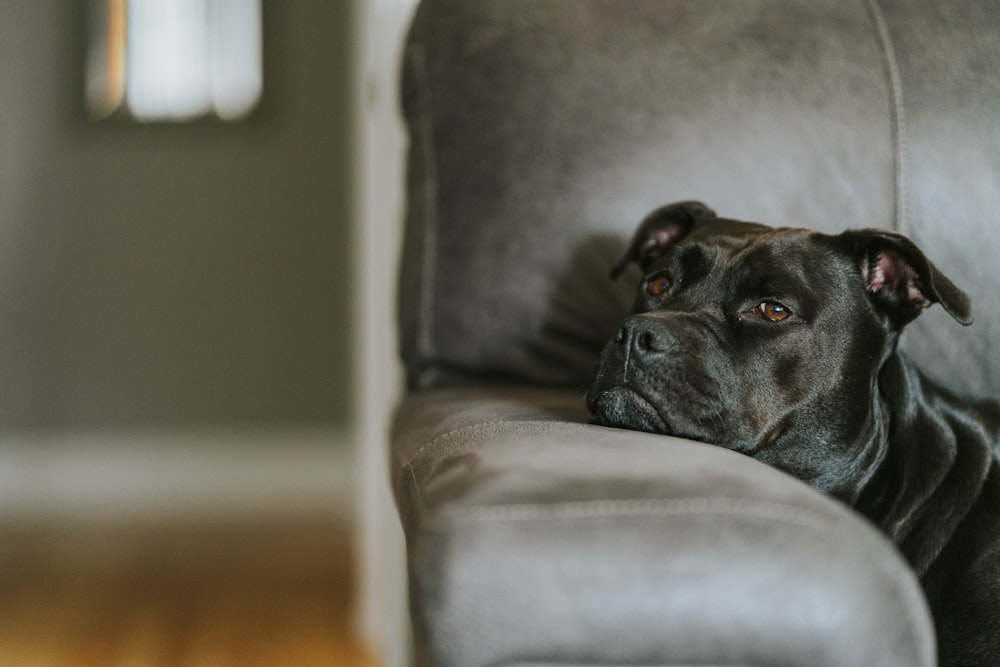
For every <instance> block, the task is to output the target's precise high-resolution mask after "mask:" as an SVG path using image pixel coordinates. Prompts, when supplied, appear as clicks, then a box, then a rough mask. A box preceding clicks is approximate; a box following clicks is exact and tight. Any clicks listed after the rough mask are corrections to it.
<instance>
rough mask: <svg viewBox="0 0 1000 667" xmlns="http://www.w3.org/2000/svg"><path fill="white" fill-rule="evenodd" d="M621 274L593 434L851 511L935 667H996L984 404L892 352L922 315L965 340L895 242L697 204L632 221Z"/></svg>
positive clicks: (934, 280)
mask: <svg viewBox="0 0 1000 667" xmlns="http://www.w3.org/2000/svg"><path fill="white" fill-rule="evenodd" d="M633 262H634V263H636V264H638V266H639V268H640V270H641V272H642V275H643V278H642V280H641V283H640V285H639V290H638V297H637V300H636V303H635V307H634V309H633V314H632V315H631V316H630V317H628V318H627V319H626V320H625V321H624V322H623V323H622V325H621V328H620V329H619V330H618V333H617V334H616V335H615V337H614V338H613V339H612V340H611V341H610V342H608V344H607V346H606V347H605V349H604V352H603V354H602V355H601V360H600V364H599V368H598V372H597V378H596V380H595V381H594V384H593V386H592V387H591V389H590V391H589V393H588V395H587V405H588V408H589V410H590V412H591V414H592V415H593V416H594V418H595V419H596V421H598V422H599V423H601V424H604V425H607V426H616V427H620V428H630V429H638V430H642V431H650V432H654V433H664V434H670V435H676V436H681V437H686V438H692V439H695V440H701V441H704V442H709V443H714V444H717V445H722V446H725V447H728V448H731V449H733V450H736V451H739V452H743V453H745V454H747V455H749V456H752V457H754V458H756V459H758V460H761V461H764V462H766V463H768V464H771V465H773V466H775V467H777V468H780V469H782V470H784V471H786V472H788V473H790V474H792V475H794V476H796V477H798V478H800V479H802V480H804V481H806V482H808V483H809V484H811V485H813V486H814V487H816V488H817V489H820V490H821V491H824V492H826V493H828V494H830V495H832V496H835V497H837V498H839V499H841V500H843V501H844V502H846V503H848V504H850V505H851V506H853V507H855V508H856V509H857V510H858V511H859V512H861V513H862V514H864V515H865V516H867V517H868V518H869V519H871V520H872V521H873V522H875V523H876V524H877V525H879V526H881V527H882V528H883V529H884V530H885V532H886V533H887V534H888V535H889V537H890V538H891V539H892V540H893V541H894V542H895V543H896V544H897V545H898V547H899V548H900V550H901V551H902V553H903V554H904V556H906V558H907V559H908V560H909V562H910V564H911V565H912V566H913V568H914V569H915V570H916V572H917V574H918V575H919V576H920V578H921V582H922V584H923V586H924V590H925V592H926V594H927V598H928V600H929V602H930V604H931V609H932V613H933V615H934V619H935V623H936V625H937V630H938V643H939V652H940V654H941V660H942V664H943V665H997V664H1000V467H998V459H997V456H998V451H1000V445H998V443H1000V404H998V403H995V402H991V401H982V400H980V401H974V402H973V401H964V400H962V399H960V398H959V397H957V396H955V395H953V394H952V393H950V392H949V391H947V390H946V389H944V388H942V387H939V386H937V385H935V384H934V383H933V382H931V381H930V380H929V379H928V378H926V377H925V376H923V375H921V373H920V372H919V371H918V370H917V369H916V367H915V366H913V365H912V364H911V362H910V361H909V360H908V359H906V358H905V357H904V356H903V355H902V354H900V353H899V352H897V349H896V344H897V341H898V338H899V334H900V332H901V330H902V329H903V327H904V326H906V324H907V323H909V322H910V321H912V320H913V319H914V318H916V317H917V316H918V315H920V313H921V312H923V311H924V310H925V309H926V308H928V307H930V306H932V305H933V304H939V305H940V306H941V307H943V308H944V309H945V310H946V311H947V312H948V313H949V314H950V315H951V316H952V317H953V318H954V319H955V320H957V322H959V323H961V324H964V325H967V324H971V323H972V313H971V308H970V304H969V299H968V298H967V297H966V295H965V294H964V293H963V292H962V291H961V290H960V289H958V288H957V287H956V286H955V285H954V284H953V283H952V282H951V280H949V279H948V278H947V277H946V276H944V275H943V274H942V273H941V272H940V271H938V269H937V268H936V267H935V266H934V265H933V264H932V263H931V262H930V261H929V260H928V259H927V257H926V256H925V255H924V253H923V252H922V251H921V250H920V249H919V248H917V246H916V245H914V244H913V243H912V242H911V241H909V240H908V239H907V238H906V237H904V236H901V235H899V234H895V233H893V232H888V231H882V230H873V229H863V230H853V231H847V232H844V233H843V234H840V235H835V236H834V235H827V234H821V233H818V232H813V231H809V230H805V229H791V228H771V227H768V226H765V225H760V224H755V223H747V222H739V221H735V220H727V219H723V218H719V217H717V216H716V214H715V213H714V212H713V211H712V210H711V209H709V208H708V207H706V206H705V205H704V204H701V203H698V202H682V203H679V204H672V205H669V206H665V207H663V208H660V209H658V210H656V211H654V212H653V213H652V214H650V215H649V216H648V217H647V218H646V219H645V220H644V221H643V222H642V223H641V224H640V226H639V228H638V229H637V230H636V233H635V236H634V237H633V239H632V241H631V244H630V246H629V248H628V250H627V251H626V254H625V256H624V257H623V258H622V260H621V261H620V262H619V263H618V264H616V265H615V266H614V267H613V269H612V277H617V276H618V274H621V273H622V272H623V271H624V270H625V269H626V268H627V267H628V266H629V265H631V264H632V263H633ZM956 326H957V325H956Z"/></svg>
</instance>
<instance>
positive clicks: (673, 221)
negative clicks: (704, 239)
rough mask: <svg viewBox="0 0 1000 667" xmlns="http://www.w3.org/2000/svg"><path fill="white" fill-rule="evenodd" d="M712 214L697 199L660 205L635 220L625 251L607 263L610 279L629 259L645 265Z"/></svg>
mask: <svg viewBox="0 0 1000 667" xmlns="http://www.w3.org/2000/svg"><path fill="white" fill-rule="evenodd" d="M715 217H716V215H715V211H713V210H712V209H710V208H709V207H707V206H705V205H704V204H702V203H701V202H699V201H684V202H678V203H676V204H667V205H666V206H661V207H660V208H658V209H656V210H655V211H653V212H652V213H650V214H649V215H648V216H646V218H645V219H644V220H643V221H642V222H641V223H639V228H638V229H636V230H635V234H633V235H632V240H631V242H630V243H629V246H628V250H626V251H625V255H624V256H623V257H622V258H621V259H620V260H618V262H617V263H615V265H614V266H613V267H611V279H612V280H614V279H615V278H617V277H618V276H620V275H621V274H622V271H624V270H625V268H626V267H627V266H628V265H629V264H630V263H631V262H637V263H638V264H639V266H640V267H641V268H642V269H643V270H645V269H647V268H648V267H649V265H650V264H652V262H653V260H655V259H656V258H657V257H659V256H660V255H662V254H663V252H664V251H665V250H666V249H667V248H669V247H670V246H671V245H673V244H675V243H677V242H678V241H680V240H681V239H683V238H684V237H685V236H687V235H688V233H689V232H690V231H691V228H692V227H694V226H695V225H696V224H698V223H699V222H703V221H705V220H713V219H715Z"/></svg>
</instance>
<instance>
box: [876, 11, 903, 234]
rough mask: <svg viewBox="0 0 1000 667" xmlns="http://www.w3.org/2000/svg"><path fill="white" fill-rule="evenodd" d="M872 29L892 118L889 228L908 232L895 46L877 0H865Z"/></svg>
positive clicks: (899, 77)
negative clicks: (892, 199)
mask: <svg viewBox="0 0 1000 667" xmlns="http://www.w3.org/2000/svg"><path fill="white" fill-rule="evenodd" d="M868 7H869V9H870V10H871V15H872V18H873V19H874V21H875V28H876V32H877V33H878V38H879V42H880V44H881V46H882V56H883V58H884V63H883V64H884V66H885V69H886V73H887V75H888V76H887V78H888V79H889V81H888V83H889V104H890V115H891V122H892V143H893V161H894V163H895V173H894V174H893V176H894V186H895V191H896V192H895V202H894V204H895V212H894V220H893V228H894V229H895V230H896V231H897V232H899V233H900V234H905V235H906V236H909V235H910V232H911V229H910V148H909V140H908V138H907V132H906V111H905V107H904V103H905V100H904V98H903V76H902V74H901V73H900V69H899V60H898V59H897V58H896V47H895V46H894V45H893V42H892V34H891V33H890V32H889V25H888V24H887V23H886V20H885V15H884V14H883V13H882V8H881V7H880V6H879V3H878V0H868Z"/></svg>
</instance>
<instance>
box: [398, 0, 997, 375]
mask: <svg viewBox="0 0 1000 667" xmlns="http://www.w3.org/2000/svg"><path fill="white" fill-rule="evenodd" d="M997 34H1000V12H997V11H996V10H995V5H993V4H991V3H990V2H989V1H978V0H950V1H949V2H937V1H931V0H891V1H890V0H741V1H740V2H705V1H704V0H628V1H624V0H545V1H539V0H476V1H475V2H468V1H467V0H425V1H424V2H423V4H422V6H421V7H420V8H419V10H418V13H417V17H416V19H415V22H414V24H413V27H412V29H411V33H410V35H409V38H408V42H407V46H406V52H405V54H406V55H405V63H404V87H403V103H404V109H405V113H406V118H407V122H408V125H409V130H410V138H411V148H410V158H409V177H408V188H409V193H408V196H409V210H408V217H407V224H406V239H405V245H404V252H403V257H402V269H401V275H400V287H401V293H400V294H401V295H400V310H399V312H400V328H401V337H402V345H403V356H404V360H405V362H406V365H407V370H408V374H409V379H410V382H411V385H412V386H416V387H429V386H436V385H440V384H447V383H454V382H462V381H470V380H479V379H485V378H489V379H495V380H514V381H525V382H537V383H546V384H562V385H571V386H579V387H580V388H581V389H582V388H583V387H584V386H585V385H586V384H587V383H588V382H589V380H590V377H591V374H592V372H593V368H594V363H595V360H596V357H597V354H598V352H599V350H600V348H601V346H602V345H603V344H604V342H605V341H606V340H607V338H608V337H609V336H610V335H611V333H612V332H613V330H614V329H615V328H616V327H617V325H618V322H619V320H620V318H621V316H622V315H623V314H624V312H625V311H626V310H627V308H628V305H629V304H630V302H631V300H632V298H633V289H634V281H632V280H629V279H627V278H626V279H620V280H619V281H618V282H617V283H612V282H610V281H609V280H608V279H607V271H608V269H609V267H610V266H611V264H612V263H613V261H614V260H615V259H617V257H618V255H619V254H620V253H621V251H622V248H623V245H624V242H625V239H626V237H627V236H628V235H629V234H630V233H631V231H632V230H633V228H634V226H635V225H636V224H637V222H638V221H639V220H640V219H641V218H642V217H643V216H644V215H645V214H646V213H647V212H648V211H649V210H651V209H653V208H655V207H657V206H659V205H661V204H664V203H667V202H671V201H676V200H682V199H701V200H703V201H705V202H706V203H708V204H709V205H710V206H712V207H713V208H714V209H715V210H716V211H718V212H719V214H720V215H723V216H727V217H734V218H739V219H745V220H756V221H759V222H764V223H767V224H772V225H792V226H804V227H811V228H816V229H820V230H823V231H828V232H839V231H842V230H843V229H846V228H849V227H888V228H894V227H895V228H897V229H901V230H902V231H905V232H907V233H909V234H910V235H911V237H913V238H914V240H916V241H917V243H918V244H919V245H921V246H922V247H923V248H924V250H925V251H926V252H927V253H928V255H929V256H930V257H931V259H932V260H933V261H935V263H937V264H938V266H939V267H940V268H941V269H942V270H943V271H944V272H945V273H946V274H948V275H949V276H950V277H951V278H952V279H953V280H954V281H955V282H956V283H958V284H959V285H960V286H962V287H964V288H965V289H967V290H968V291H969V293H970V294H971V296H972V297H973V303H974V305H975V308H976V315H977V323H976V325H975V326H974V327H973V328H971V329H963V328H962V327H961V326H959V325H958V324H956V323H954V322H952V321H951V320H950V319H949V318H947V316H945V315H944V314H943V313H942V312H941V310H940V308H935V309H934V310H933V311H932V312H931V313H929V314H927V315H924V316H923V317H921V318H920V320H918V322H917V323H916V324H915V325H914V326H913V327H912V330H911V331H910V332H908V334H907V337H906V339H905V345H906V346H907V347H908V348H909V349H910V351H911V352H912V354H913V356H916V357H919V360H920V362H921V365H922V366H923V367H924V368H925V369H927V370H928V371H929V372H930V373H931V374H932V375H934V376H936V377H938V378H940V379H944V380H946V381H948V382H950V383H951V384H953V385H955V386H957V387H959V388H960V389H962V390H967V391H971V392H976V393H987V394H994V395H1000V358H998V355H997V354H995V353H994V352H993V351H992V349H991V348H992V342H993V341H994V340H997V334H998V333H1000V299H998V297H997V296H996V292H997V286H998V285H1000V279H998V277H1000V267H998V262H997V257H998V256H1000V235H998V234H997V233H996V232H995V231H994V230H995V229H996V223H995V221H994V220H993V219H992V216H993V215H995V212H997V211H1000V135H998V128H1000V39H997V38H996V35H997Z"/></svg>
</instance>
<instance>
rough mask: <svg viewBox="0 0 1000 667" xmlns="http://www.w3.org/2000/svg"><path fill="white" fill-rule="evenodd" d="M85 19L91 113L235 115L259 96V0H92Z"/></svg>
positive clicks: (171, 118) (169, 117)
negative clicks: (88, 25) (87, 32)
mask: <svg viewBox="0 0 1000 667" xmlns="http://www.w3.org/2000/svg"><path fill="white" fill-rule="evenodd" d="M89 21H90V53H89V55H88V58H87V91H86V95H87V107H88V110H89V112H90V115H91V117H93V118H95V119H101V118H106V117H108V116H112V115H116V114H126V115H127V116H129V117H131V118H133V119H135V120H137V121H141V122H180V121H187V120H192V119H195V118H200V117H203V116H212V115H214V116H217V117H219V118H221V119H223V120H238V119H240V118H242V117H244V116H246V115H247V114H249V113H250V112H251V111H252V110H253V108H254V107H255V106H256V105H257V101H258V100H259V99H260V95H261V90H262V87H263V77H262V74H261V68H262V51H263V49H262V45H261V7H260V0H91V3H90V16H89Z"/></svg>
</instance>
